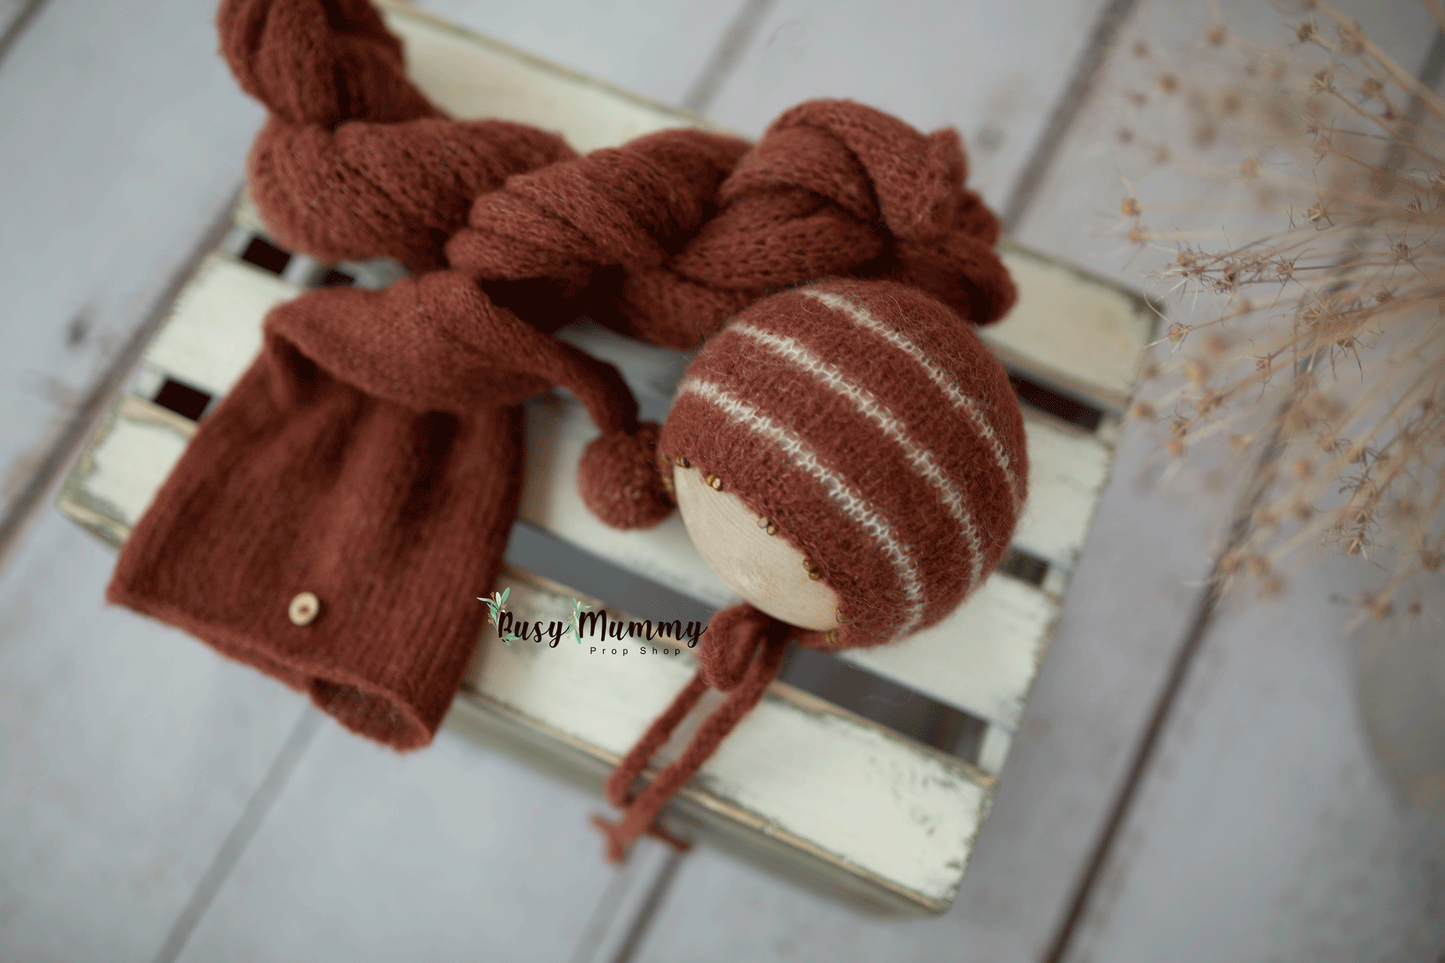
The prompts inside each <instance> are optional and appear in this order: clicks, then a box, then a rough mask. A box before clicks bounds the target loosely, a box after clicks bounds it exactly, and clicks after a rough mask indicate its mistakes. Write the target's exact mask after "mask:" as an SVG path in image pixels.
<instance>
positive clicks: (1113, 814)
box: [1040, 30, 1445, 963]
mask: <svg viewBox="0 0 1445 963" xmlns="http://www.w3.org/2000/svg"><path fill="white" fill-rule="evenodd" d="M1442 76H1445V32H1441V31H1438V30H1437V32H1436V34H1435V39H1434V41H1433V42H1432V43H1431V46H1430V50H1429V52H1428V53H1427V54H1426V57H1425V62H1424V64H1422V65H1421V67H1420V70H1419V71H1418V72H1417V73H1416V79H1417V80H1418V81H1419V82H1420V84H1421V85H1422V86H1423V87H1425V88H1426V89H1427V90H1436V89H1438V86H1439V84H1440V81H1441V78H1442ZM1420 110H1421V105H1420V103H1419V102H1418V99H1415V98H1412V100H1411V103H1410V107H1409V111H1410V114H1411V116H1414V117H1417V118H1418V116H1419V112H1420ZM1391 156H1397V157H1403V152H1402V153H1401V154H1399V155H1393V154H1392V155H1391ZM1161 319H1162V316H1161ZM1286 449H1287V445H1286V441H1285V437H1284V430H1283V425H1282V424H1281V423H1276V424H1275V425H1274V426H1273V428H1272V429H1271V432H1270V438H1269V441H1268V442H1267V443H1266V444H1265V445H1264V446H1263V447H1262V448H1261V449H1260V453H1259V455H1258V456H1257V458H1256V459H1255V461H1254V463H1253V464H1252V465H1251V466H1250V470H1249V483H1248V485H1247V486H1246V488H1245V490H1244V492H1243V494H1242V495H1241V497H1240V498H1239V499H1238V501H1237V502H1236V504H1235V506H1234V510H1233V512H1232V515H1233V517H1232V519H1231V521H1230V524H1229V534H1228V536H1227V537H1226V539H1225V541H1224V544H1223V545H1222V546H1221V547H1220V550H1219V553H1218V554H1217V555H1216V556H1215V559H1214V562H1213V564H1212V566H1211V568H1210V573H1209V576H1208V578H1207V579H1206V588H1205V591H1204V593H1203V594H1202V595H1201V596H1200V597H1199V600H1198V602H1197V603H1196V605H1195V607H1194V609H1193V610H1192V611H1191V612H1190V613H1189V617H1188V619H1187V621H1186V623H1185V624H1186V626H1187V628H1186V631H1185V634H1184V637H1183V639H1182V641H1181V643H1180V645H1179V647H1178V649H1177V650H1176V655H1175V658H1174V660H1173V661H1172V663H1171V664H1170V666H1169V671H1168V674H1167V675H1166V676H1165V679H1164V683H1163V686H1162V687H1161V689H1160V691H1159V694H1158V696H1157V697H1156V699H1155V702H1154V706H1153V708H1152V710H1151V711H1150V714H1149V718H1148V721H1147V723H1146V724H1145V727H1144V731H1143V733H1142V734H1141V736H1140V738H1139V742H1138V745H1137V748H1136V749H1135V750H1134V752H1133V753H1132V758H1131V759H1130V762H1129V766H1128V768H1127V770H1126V772H1125V776H1124V780H1123V783H1122V785H1121V786H1120V788H1119V790H1118V792H1117V794H1116V797H1115V799H1116V801H1115V803H1114V805H1113V806H1112V807H1111V809H1110V811H1109V815H1108V818H1107V820H1106V822H1105V824H1104V826H1103V827H1102V828H1101V830H1100V833H1099V836H1098V838H1097V840H1096V842H1095V844H1094V846H1093V847H1091V849H1090V851H1089V854H1088V858H1087V860H1086V862H1085V863H1084V868H1083V872H1082V874H1081V877H1080V879H1079V881H1078V884H1077V886H1076V888H1075V892H1074V894H1073V896H1072V898H1071V899H1070V901H1069V903H1068V904H1067V911H1066V913H1065V915H1064V917H1063V919H1062V920H1061V921H1060V923H1059V926H1058V929H1057V931H1056V933H1055V935H1054V937H1053V939H1052V940H1051V941H1050V943H1049V944H1048V950H1047V952H1046V953H1045V954H1044V955H1043V956H1042V957H1041V958H1040V963H1062V961H1063V960H1064V958H1065V956H1066V955H1067V954H1068V952H1069V949H1070V948H1071V947H1072V946H1073V944H1074V940H1075V938H1076V937H1077V936H1078V935H1079V927H1080V924H1081V923H1082V921H1083V918H1084V912H1085V910H1086V909H1087V907H1088V905H1089V902H1090V899H1091V898H1092V897H1093V895H1094V893H1095V892H1096V891H1097V889H1098V887H1099V882H1100V875H1101V873H1102V871H1103V868H1104V864H1105V861H1106V860H1107V859H1108V857H1109V856H1110V854H1111V853H1112V851H1113V850H1114V848H1115V846H1116V845H1117V842H1118V838H1119V833H1120V831H1121V829H1122V827H1123V825H1124V821H1125V819H1126V817H1127V816H1128V814H1129V812H1130V810H1131V809H1132V807H1133V804H1134V802H1135V799H1136V797H1137V795H1138V791H1139V788H1140V786H1141V785H1142V783H1143V780H1144V776H1145V774H1146V773H1147V772H1148V771H1149V768H1150V764H1151V763H1152V762H1153V760H1154V757H1155V754H1156V753H1157V752H1158V749H1159V746H1160V745H1161V743H1162V742H1163V739H1164V735H1165V732H1166V730H1167V729H1168V727H1169V722H1170V719H1171V718H1172V716H1173V713H1174V710H1175V707H1176V705H1177V703H1178V701H1179V696H1180V693H1181V692H1183V690H1184V685H1185V682H1186V681H1187V680H1188V678H1189V673H1190V670H1191V669H1192V667H1193V666H1194V663H1195V661H1196V659H1197V658H1198V656H1199V653H1200V652H1201V651H1202V649H1203V646H1204V641H1205V639H1206V638H1207V637H1208V635H1209V630H1210V629H1211V628H1212V627H1213V624H1214V621H1215V617H1216V615H1217V614H1218V610H1219V607H1220V603H1221V602H1222V601H1223V596H1224V591H1223V590H1222V589H1221V585H1222V584H1223V583H1222V581H1221V580H1220V578H1219V576H1220V574H1221V572H1220V560H1221V559H1223V558H1224V557H1226V556H1228V555H1229V554H1230V553H1232V552H1234V551H1236V550H1237V549H1238V548H1239V547H1240V546H1241V545H1242V544H1243V543H1244V541H1245V540H1246V538H1247V537H1248V535H1249V533H1250V530H1251V527H1252V519H1253V517H1254V515H1255V512H1256V511H1257V510H1258V509H1259V507H1260V505H1261V504H1262V503H1263V501H1264V498H1265V495H1266V494H1267V493H1268V492H1269V490H1270V487H1271V486H1272V484H1273V482H1272V481H1271V480H1270V479H1269V477H1268V476H1267V475H1266V472H1267V471H1268V470H1270V469H1271V468H1272V467H1273V465H1274V463H1275V462H1277V461H1278V460H1279V458H1280V456H1281V455H1282V454H1283V453H1284V452H1285V450H1286Z"/></svg>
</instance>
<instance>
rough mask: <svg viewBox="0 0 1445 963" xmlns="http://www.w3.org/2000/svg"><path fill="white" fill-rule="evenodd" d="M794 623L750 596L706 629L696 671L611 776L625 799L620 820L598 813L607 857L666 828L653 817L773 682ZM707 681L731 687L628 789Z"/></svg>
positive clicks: (619, 856)
mask: <svg viewBox="0 0 1445 963" xmlns="http://www.w3.org/2000/svg"><path fill="white" fill-rule="evenodd" d="M794 631H795V630H794V629H793V627H792V626H790V625H788V624H787V623H785V622H781V621H779V620H778V619H775V618H773V617H772V616H770V615H768V614H766V613H764V612H761V611H759V610H758V609H756V608H754V607H753V606H752V605H749V604H748V603H746V602H743V603H740V604H738V605H734V606H732V607H731V608H727V609H723V610H722V611H720V612H718V613H717V614H715V615H714V616H713V617H712V619H711V621H709V623H708V627H707V630H706V631H705V632H704V633H703V640H702V649H701V650H700V651H699V652H698V670H697V672H696V673H695V674H694V675H693V677H692V679H691V680H690V681H689V682H688V684H687V685H686V686H685V687H684V688H683V690H682V691H681V692H679V693H678V694H677V696H676V697H675V698H674V699H673V701H672V704H671V705H669V706H668V707H667V709H666V710H664V711H663V713H662V715H660V716H658V717H657V719H656V720H654V721H653V723H652V725H651V726H649V727H648V729H647V731H646V732H644V733H643V734H642V736H641V737H640V738H639V739H638V741H637V743H636V745H634V746H633V747H632V749H631V750H630V751H629V752H628V754H627V755H626V756H625V757H623V759H622V761H621V762H619V763H618V764H617V768H616V769H614V770H613V772H612V775H611V776H610V777H609V778H608V780H607V786H606V791H607V799H608V801H609V802H611V803H612V804H613V805H614V806H625V807H626V810H625V811H624V812H623V814H622V816H621V818H620V819H618V820H617V821H616V822H608V821H606V820H602V819H595V820H594V824H595V825H597V826H598V827H599V828H600V829H602V830H603V832H604V833H605V835H606V837H607V849H606V855H607V858H608V859H609V860H611V861H612V862H614V863H616V862H621V861H622V860H623V859H625V858H626V856H627V852H628V850H629V849H630V848H631V847H632V844H633V843H634V842H636V841H637V837H639V836H641V835H642V834H643V833H646V832H653V833H655V834H661V830H660V829H659V828H658V827H656V826H655V825H654V821H655V820H656V818H657V814H658V813H659V812H660V811H661V810H662V807H663V806H664V805H666V804H667V801H668V800H669V799H671V798H672V797H673V796H674V795H675V794H676V793H677V791H678V790H679V789H681V788H682V786H683V785H684V784H685V783H686V782H687V781H688V780H689V779H690V778H692V776H693V774H695V773H696V772H697V771H698V770H699V769H701V768H702V765H703V763H705V762H706V761H707V760H708V758H709V757H710V756H712V754H713V753H714V752H715V751H716V750H717V747H718V746H719V745H720V744H721V743H722V741H723V739H724V738H726V737H727V735H728V733H730V732H732V730H733V729H734V728H735V727H736V726H737V724H738V723H739V722H741V721H742V719H743V717H744V716H746V715H747V714H748V713H749V712H751V711H752V709H753V707H754V706H756V705H757V704H758V701H759V700H760V699H762V697H763V692H764V691H765V690H766V689H767V687H768V684H769V683H770V682H772V681H773V679H775V678H777V675H778V669H779V668H780V667H781V666H782V662H783V652H784V649H785V648H786V646H787V640H788V638H789V637H790V635H791V634H792V633H793V632H794ZM709 686H711V687H712V688H715V689H718V690H720V691H722V692H726V693H728V697H727V699H726V701H724V702H723V704H722V705H720V706H718V707H717V708H716V709H714V710H713V712H712V714H711V715H709V716H708V717H707V718H706V719H705V720H703V723H702V725H701V726H700V727H698V730H697V732H696V733H694V734H693V737H692V741H691V742H689V743H688V746H687V748H686V749H684V750H683V752H682V754H681V755H680V756H678V757H677V758H676V759H675V760H673V761H672V762H671V763H669V764H668V765H667V766H665V767H664V768H663V769H662V771H661V772H659V773H658V774H657V775H656V776H655V777H654V778H653V779H652V781H651V782H650V783H648V784H647V787H646V788H645V789H643V790H642V792H641V793H639V794H638V795H637V796H636V797H630V796H629V794H630V792H631V789H632V786H633V783H635V782H636V781H637V778H638V777H639V776H640V775H641V774H642V771H643V770H644V769H645V768H647V763H648V762H649V760H651V759H652V756H653V754H654V753H655V752H657V750H658V749H659V748H661V747H662V745H663V744H664V743H666V742H667V740H668V738H669V737H670V736H671V735H672V732H673V730H674V729H676V728H677V725H678V723H679V722H681V721H682V719H683V717H684V716H686V715H687V713H688V712H689V711H690V710H691V709H692V708H693V706H695V705H697V702H698V700H699V699H701V698H702V695H703V693H704V692H705V691H707V689H708V687H709ZM663 835H665V834H663Z"/></svg>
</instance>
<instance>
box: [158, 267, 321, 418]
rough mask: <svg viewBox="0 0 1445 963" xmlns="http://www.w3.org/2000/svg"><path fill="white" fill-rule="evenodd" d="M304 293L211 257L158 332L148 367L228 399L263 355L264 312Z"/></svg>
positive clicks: (276, 279)
mask: <svg viewBox="0 0 1445 963" xmlns="http://www.w3.org/2000/svg"><path fill="white" fill-rule="evenodd" d="M300 293H301V288H299V287H297V286H296V285H294V284H291V283H290V282H288V281H283V280H282V279H281V278H279V277H277V276H276V275H274V274H272V273H270V272H269V271H263V270H261V269H260V268H255V267H252V266H251V265H249V264H246V263H244V262H242V261H236V260H232V259H231V258H229V257H226V256H225V255H223V254H212V255H210V256H209V257H207V258H206V259H205V261H203V262H202V263H201V266H200V267H199V268H198V269H197V270H196V273H195V274H194V275H193V276H192V277H191V279H190V281H188V282H187V284H186V287H185V289H184V290H182V291H181V294H180V296H179V297H178V298H177V299H176V303H175V307H174V308H172V310H171V315H170V317H169V318H168V319H167V320H166V322H165V324H164V325H163V326H162V327H161V329H160V330H159V331H158V332H156V336H155V338H154V339H152V341H151V343H150V346H149V347H148V348H147V349H146V358H145V361H146V364H147V365H148V366H149V367H151V368H153V369H155V370H158V371H165V372H169V373H171V374H172V375H178V376H180V377H181V378H182V380H184V381H185V382H186V383H187V384H189V385H192V386H193V387H196V388H201V389H203V390H205V391H208V392H210V393H211V394H213V395H223V394H226V393H227V392H228V391H230V390H231V386H232V385H234V384H235V383H236V381H237V380H238V379H239V378H240V377H241V375H242V374H244V373H245V371H246V369H247V368H249V367H250V366H251V362H252V361H253V360H254V359H255V357H256V355H257V353H258V352H260V350H261V322H262V321H263V320H264V319H265V317H266V312H267V311H269V310H271V308H273V307H274V306H276V305H277V304H280V303H281V302H282V301H289V300H291V299H292V298H294V297H295V296H296V295H298V294H300Z"/></svg>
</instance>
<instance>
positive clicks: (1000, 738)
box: [978, 726, 1013, 775]
mask: <svg viewBox="0 0 1445 963" xmlns="http://www.w3.org/2000/svg"><path fill="white" fill-rule="evenodd" d="M1012 742H1013V738H1012V736H1010V735H1009V731H1008V730H1007V729H1005V728H1004V727H1003V726H989V727H988V728H987V729H985V730H984V731H983V743H982V744H981V745H980V746H979V747H978V768H980V769H982V770H983V771H984V772H991V773H993V774H994V775H998V772H999V770H1000V769H1002V768H1003V761H1004V759H1005V758H1007V757H1008V750H1009V745H1010V744H1011V743H1012Z"/></svg>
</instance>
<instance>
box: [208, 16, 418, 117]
mask: <svg viewBox="0 0 1445 963" xmlns="http://www.w3.org/2000/svg"><path fill="white" fill-rule="evenodd" d="M216 26H217V28H218V30H219V32H220V36H221V53H222V54H223V55H225V58H226V63H228V64H229V65H230V67H231V72H232V73H233V74H235V76H236V80H237V82H239V83H240V85H241V89H243V90H245V91H246V93H248V94H250V95H251V96H252V97H255V98H256V99H257V100H259V101H261V102H262V103H263V104H265V105H266V107H267V108H268V109H269V110H270V111H271V112H272V113H273V114H276V115H277V116H279V117H281V118H284V119H285V120H286V121H287V122H289V123H292V124H319V125H320V126H322V127H325V128H327V129H331V128H333V127H335V126H336V125H337V124H340V123H341V122H343V121H347V120H357V119H367V120H373V121H378V122H383V123H390V122H395V121H401V120H412V119H414V118H417V117H431V116H439V115H440V112H439V111H438V110H437V109H436V108H435V107H433V106H432V104H431V103H430V102H429V101H428V100H427V99H426V97H425V96H424V95H423V94H422V92H421V91H419V90H418V89H417V88H416V87H415V86H413V85H412V83H411V81H409V80H407V79H406V71H405V64H404V62H403V59H402V46H401V41H400V40H398V39H397V38H396V37H394V36H393V35H392V34H391V33H389V32H388V31H387V29H386V25H385V23H384V22H383V21H382V18H381V14H380V13H379V12H378V11H377V10H376V8H375V7H373V6H372V5H371V3H370V2H369V0H222V3H221V6H220V10H219V11H218V12H217V15H216Z"/></svg>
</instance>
